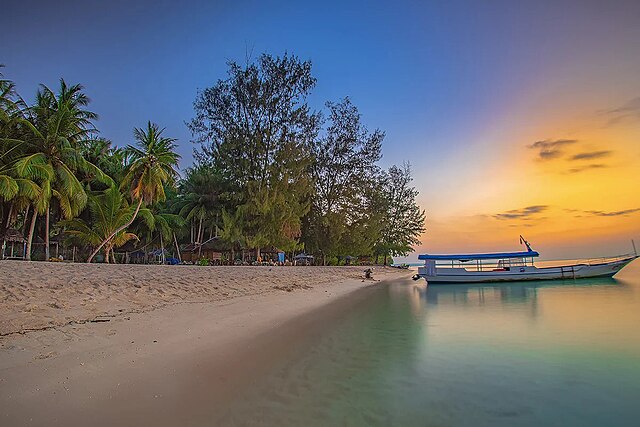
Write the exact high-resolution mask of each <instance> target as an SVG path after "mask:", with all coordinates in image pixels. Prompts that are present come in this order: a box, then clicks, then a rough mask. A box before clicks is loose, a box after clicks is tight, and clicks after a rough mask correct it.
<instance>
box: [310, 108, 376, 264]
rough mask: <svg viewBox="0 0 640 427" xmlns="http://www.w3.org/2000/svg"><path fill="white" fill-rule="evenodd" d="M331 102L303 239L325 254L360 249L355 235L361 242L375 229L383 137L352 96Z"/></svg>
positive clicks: (316, 146)
mask: <svg viewBox="0 0 640 427" xmlns="http://www.w3.org/2000/svg"><path fill="white" fill-rule="evenodd" d="M327 108H328V110H329V117H328V127H327V129H326V133H325V135H324V137H323V138H321V139H320V140H319V141H318V143H316V144H314V145H313V158H314V162H313V164H312V166H311V171H312V176H313V179H314V183H315V194H314V197H313V203H312V209H311V212H310V214H309V215H308V217H307V219H306V223H307V227H306V235H305V238H304V241H305V245H306V246H307V247H308V248H309V249H312V250H314V251H315V250H317V251H319V252H320V253H321V254H322V255H323V258H326V257H327V256H336V255H339V253H340V252H345V251H346V252H349V251H350V250H356V247H354V242H356V241H362V242H363V243H362V245H359V246H360V247H362V246H366V243H364V242H366V241H370V240H371V236H369V237H368V238H367V239H365V240H363V238H364V237H366V236H364V235H363V233H368V232H369V231H371V233H373V232H374V231H373V229H372V228H371V227H369V226H367V221H368V219H369V217H370V214H371V212H370V209H369V208H370V205H371V197H372V192H371V191H372V189H374V188H375V187H376V183H377V180H378V176H379V174H380V168H379V167H378V166H377V162H378V161H379V160H380V158H381V157H382V155H381V144H382V140H383V139H384V133H383V132H382V131H380V130H378V129H376V130H375V131H373V132H369V131H368V130H367V128H366V127H365V126H364V124H363V123H362V121H361V115H360V113H359V111H358V108H357V107H356V106H355V105H354V104H353V103H352V102H351V100H350V99H349V98H344V99H343V100H341V101H340V102H337V103H333V102H329V103H327ZM343 254H344V255H348V253H343Z"/></svg>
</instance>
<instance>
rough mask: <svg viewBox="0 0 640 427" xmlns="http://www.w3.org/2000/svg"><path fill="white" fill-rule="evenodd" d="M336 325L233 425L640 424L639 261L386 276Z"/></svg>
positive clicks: (232, 412) (239, 412)
mask: <svg viewBox="0 0 640 427" xmlns="http://www.w3.org/2000/svg"><path fill="white" fill-rule="evenodd" d="M323 330H324V332H323V333H322V334H321V335H319V336H317V337H315V338H314V339H313V340H312V342H309V343H307V344H306V347H305V348H304V350H303V351H296V352H294V353H295V355H294V354H293V353H292V357H291V358H290V359H289V360H285V361H284V363H282V364H281V365H279V367H278V368H277V369H274V370H273V371H272V372H269V373H268V374H266V375H265V376H264V377H263V378H260V379H256V381H255V383H254V384H253V386H252V387H251V388H250V389H249V390H248V391H246V392H245V393H244V394H243V395H242V396H241V397H240V398H239V399H237V401H236V402H234V403H233V404H232V405H231V406H230V407H229V410H228V413H226V414H225V415H224V417H223V421H224V423H228V424H233V425H265V426H271V425H273V426H284V425H292V426H293V425H296V426H434V427H435V426H563V427H566V426H582V427H584V426H607V427H612V426H640V259H638V260H636V261H634V262H633V263H631V264H630V265H628V266H627V267H626V268H625V269H623V270H622V271H621V272H620V273H618V275H617V276H616V278H615V279H578V280H565V281H546V282H521V283H511V284H497V285H473V286H469V285H430V286H427V285H426V284H425V282H424V281H418V282H414V281H409V280H401V281H397V282H392V283H388V284H382V285H380V286H378V287H376V289H375V290H374V291H370V292H369V295H368V296H367V297H366V298H365V299H363V300H362V301H361V302H359V303H358V304H357V305H356V306H355V307H353V308H352V309H351V310H349V312H348V313H346V314H345V315H343V316H341V317H339V318H338V319H335V320H334V321H333V322H332V323H331V324H327V326H326V328H324V329H323ZM298 350H300V349H298ZM256 363H259V355H256Z"/></svg>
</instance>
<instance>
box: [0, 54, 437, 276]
mask: <svg viewBox="0 0 640 427" xmlns="http://www.w3.org/2000/svg"><path fill="white" fill-rule="evenodd" d="M315 84H316V79H315V78H314V77H313V75H312V73H311V63H310V62H309V61H301V60H299V59H298V58H297V57H295V56H292V55H284V56H282V57H273V56H271V55H266V54H265V55H262V56H260V57H259V58H258V59H257V60H256V61H255V62H253V63H248V64H247V65H245V66H240V65H238V64H236V63H234V62H231V63H229V70H228V76H227V78H225V79H222V80H218V81H217V83H216V84H215V85H213V86H212V87H210V88H207V89H205V90H202V91H200V92H199V93H198V95H197V97H196V100H195V102H194V110H195V114H194V118H193V119H192V120H191V121H189V122H188V127H189V129H190V131H191V133H192V135H193V142H194V143H195V144H196V149H195V151H194V152H195V158H196V161H195V164H194V165H193V166H192V167H190V168H187V169H186V170H185V171H184V174H183V176H182V177H180V176H179V173H178V168H177V165H178V161H179V156H178V155H177V154H176V141H175V140H174V139H171V138H169V137H167V136H166V135H164V134H163V129H161V128H160V127H159V126H158V125H156V124H153V123H151V122H149V123H148V124H147V125H146V126H145V127H144V128H140V129H135V130H134V135H133V136H134V138H133V143H132V144H131V145H127V146H126V147H124V148H119V147H116V146H114V145H113V144H112V143H111V142H110V141H108V140H106V139H103V138H100V137H98V135H99V134H98V130H97V129H96V127H95V123H96V121H97V116H96V114H95V113H92V112H91V111H89V109H88V105H89V99H88V98H87V96H86V95H85V94H84V92H83V88H82V86H80V85H72V86H69V85H67V84H66V83H65V82H64V80H61V82H60V87H59V88H58V89H57V90H56V91H53V90H51V89H49V88H47V87H46V86H41V87H40V89H39V90H38V93H37V96H36V100H35V102H34V103H33V105H27V103H26V102H24V100H23V99H22V98H21V97H20V96H19V95H18V94H17V93H16V91H15V87H14V85H13V83H12V82H11V81H9V80H6V79H2V80H0V85H1V86H0V91H1V92H0V96H1V99H0V103H1V104H0V138H1V141H2V142H1V145H0V156H1V157H0V209H1V211H0V212H1V214H2V224H1V225H0V229H1V231H2V232H3V234H5V235H6V234H7V230H15V229H18V230H22V232H23V233H24V236H25V239H26V242H27V243H26V255H27V257H28V258H29V257H30V256H31V253H32V247H33V242H34V239H38V236H41V240H42V241H43V244H44V248H45V253H44V257H45V258H46V259H49V258H50V256H51V254H50V253H49V248H50V244H49V241H50V239H57V240H56V241H62V242H63V243H64V244H66V245H73V246H75V247H78V248H82V250H81V251H79V253H78V258H79V259H83V260H87V261H89V262H90V261H92V260H93V259H94V258H95V257H96V255H98V254H99V255H98V256H99V257H100V258H101V259H103V260H105V261H106V262H116V256H115V253H116V252H117V250H118V248H120V247H122V246H123V245H127V244H128V245H129V246H131V245H134V246H136V247H138V248H144V250H146V251H150V250H153V249H161V250H162V253H163V254H164V250H165V248H169V250H170V251H172V252H174V253H176V255H177V252H178V248H179V247H181V246H182V247H184V246H185V245H187V246H188V247H189V248H190V250H197V251H198V252H201V250H202V245H203V243H204V242H208V241H211V240H215V241H216V242H218V243H219V245H221V246H220V247H222V248H223V249H224V250H226V251H227V252H228V253H230V255H227V258H229V259H228V261H229V262H233V261H234V260H235V259H236V258H238V257H239V256H240V255H239V254H240V253H243V257H244V254H245V253H250V254H251V257H252V259H259V258H261V251H267V252H270V253H272V252H273V250H274V249H275V248H277V249H278V250H281V251H285V252H288V253H297V252H302V251H304V252H306V253H308V254H313V255H315V256H316V259H317V260H321V262H322V263H332V264H333V263H336V262H338V261H339V260H340V259H344V258H345V257H346V256H368V257H375V258H378V259H383V260H385V261H386V258H387V256H396V255H405V254H407V253H409V252H410V251H411V250H412V246H413V245H416V244H418V243H419V241H418V237H419V236H420V234H421V233H422V232H423V231H424V220H425V216H424V212H423V211H421V210H420V208H419V207H418V206H417V203H416V197H417V191H416V190H415V188H413V187H412V186H411V170H410V167H409V165H408V164H404V165H402V166H393V167H391V168H390V169H388V170H384V169H382V168H381V167H380V166H379V161H380V159H381V143H382V141H383V139H384V133H383V132H381V131H380V130H374V131H369V130H367V128H366V127H365V126H364V124H363V123H362V121H361V116H360V114H359V112H358V109H357V108H356V106H355V105H353V103H352V102H351V101H350V100H349V99H348V98H344V99H342V100H339V101H338V102H328V103H327V104H326V110H325V111H314V110H312V109H311V108H310V106H309V105H308V104H307V97H308V96H309V95H310V93H311V91H312V90H313V88H314V86H315ZM3 242H6V239H4V240H3ZM189 244H190V245H189ZM4 250H5V248H4V247H3V253H5V252H4ZM74 256H75V254H74ZM380 257H382V258H380Z"/></svg>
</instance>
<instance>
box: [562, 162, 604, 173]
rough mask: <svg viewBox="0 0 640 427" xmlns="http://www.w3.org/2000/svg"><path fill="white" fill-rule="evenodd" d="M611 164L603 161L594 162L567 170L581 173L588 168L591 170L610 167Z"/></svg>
mask: <svg viewBox="0 0 640 427" xmlns="http://www.w3.org/2000/svg"><path fill="white" fill-rule="evenodd" d="M608 167H609V166H607V165H605V164H603V163H594V164H591V165H585V166H579V167H577V168H571V169H569V170H568V171H567V172H568V173H579V172H584V171H586V170H590V169H603V168H608Z"/></svg>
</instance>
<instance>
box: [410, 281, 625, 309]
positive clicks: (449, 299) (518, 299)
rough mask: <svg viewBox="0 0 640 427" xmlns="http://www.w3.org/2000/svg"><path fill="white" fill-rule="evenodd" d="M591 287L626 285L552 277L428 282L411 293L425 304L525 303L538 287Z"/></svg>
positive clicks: (622, 284)
mask: <svg viewBox="0 0 640 427" xmlns="http://www.w3.org/2000/svg"><path fill="white" fill-rule="evenodd" d="M568 287H572V288H591V287H617V288H619V290H623V289H625V288H626V286H625V283H624V282H621V281H618V280H616V279H613V278H610V277H606V278H598V279H579V280H571V281H569V280H554V281H532V282H516V283H511V284H506V283H497V284H488V285H487V284H483V285H464V284H452V285H428V286H426V285H425V286H415V287H414V288H413V290H414V292H415V293H417V294H418V295H419V297H420V298H421V299H424V300H425V302H426V303H427V304H434V305H435V304H442V303H446V304H454V305H455V304H463V305H464V304H470V303H473V304H478V305H485V304H495V303H505V304H514V303H528V302H532V301H535V299H536V298H537V295H538V292H539V291H540V290H541V289H553V288H563V289H567V288H568Z"/></svg>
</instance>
